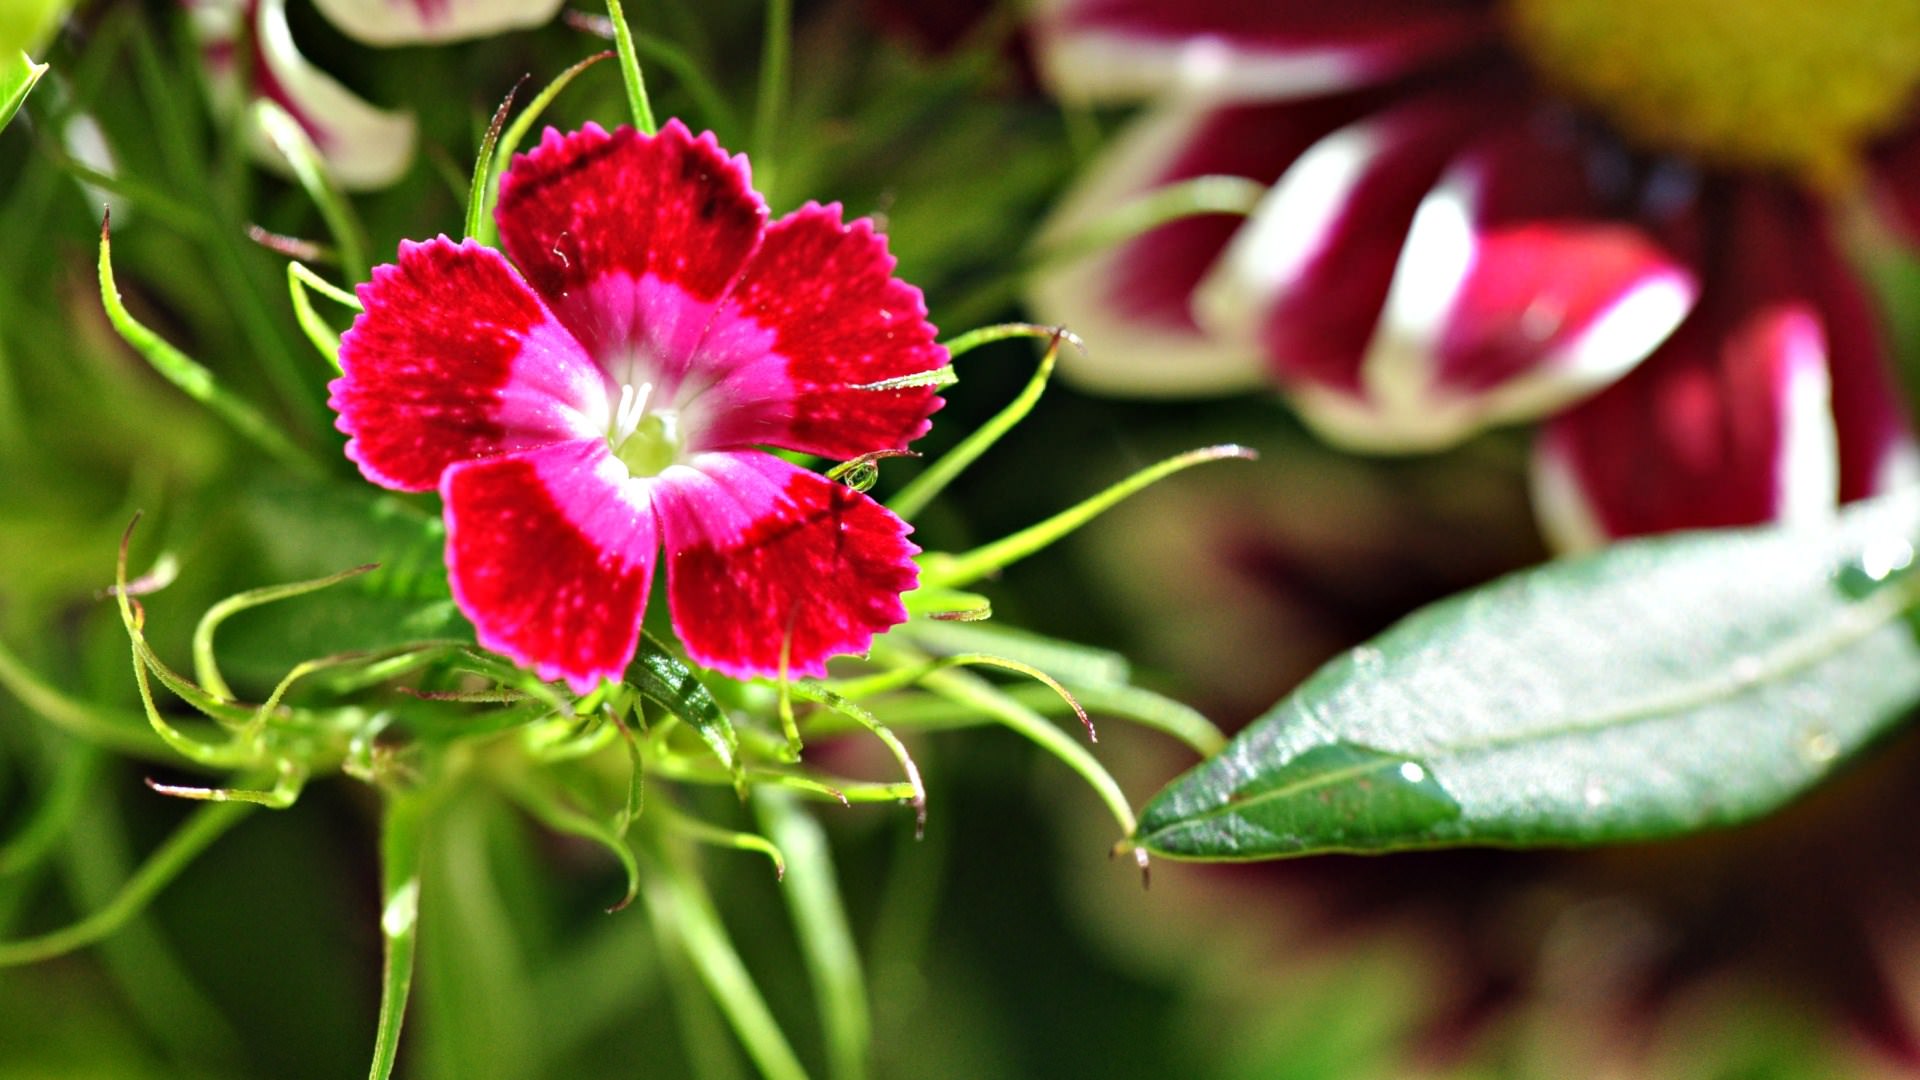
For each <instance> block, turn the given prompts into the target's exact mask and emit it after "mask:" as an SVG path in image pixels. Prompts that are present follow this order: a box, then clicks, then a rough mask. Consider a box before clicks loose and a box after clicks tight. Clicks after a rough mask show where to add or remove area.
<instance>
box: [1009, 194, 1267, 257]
mask: <svg viewBox="0 0 1920 1080" xmlns="http://www.w3.org/2000/svg"><path fill="white" fill-rule="evenodd" d="M1266 194H1267V185H1266V184H1262V183H1260V182H1259V181H1257V180H1249V179H1248V178H1246V177H1244V176H1218V175H1216V176H1196V177H1193V178H1191V179H1188V180H1181V181H1178V182H1176V183H1172V184H1168V185H1166V186H1165V187H1158V188H1155V189H1153V190H1152V191H1150V192H1148V193H1147V194H1145V195H1142V196H1141V197H1139V198H1137V199H1135V200H1133V201H1132V202H1129V203H1127V204H1125V205H1123V206H1120V207H1118V208H1116V209H1115V210H1114V211H1113V212H1112V213H1110V214H1108V215H1106V216H1105V217H1102V218H1101V219H1099V220H1098V221H1095V222H1093V223H1092V224H1090V225H1088V226H1087V227H1086V228H1084V229H1082V230H1080V231H1078V232H1075V233H1072V234H1069V235H1067V236H1065V237H1062V238H1059V239H1057V240H1054V241H1053V242H1051V243H1045V242H1043V244H1044V246H1042V247H1041V249H1040V251H1039V253H1038V254H1039V259H1038V262H1039V265H1041V266H1046V265H1049V264H1052V263H1055V262H1065V261H1069V260H1072V259H1077V258H1081V257H1083V256H1086V255H1090V254H1092V253H1093V252H1096V251H1103V250H1105V249H1107V248H1110V247H1113V246H1114V245H1116V244H1121V243H1124V242H1126V241H1128V240H1131V239H1133V238H1134V237H1136V236H1140V235H1142V234H1144V233H1148V232H1151V231H1153V230H1154V229H1157V228H1159V227H1160V226H1162V225H1167V224H1171V223H1172V222H1175V221H1180V220H1182V219H1185V218H1190V217H1199V216H1202V215H1209V214H1233V215H1237V216H1241V217H1244V216H1246V215H1248V214H1251V213H1253V210H1254V208H1255V207H1257V206H1259V205H1260V200H1261V199H1263V198H1265V197H1266Z"/></svg>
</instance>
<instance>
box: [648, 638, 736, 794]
mask: <svg viewBox="0 0 1920 1080" xmlns="http://www.w3.org/2000/svg"><path fill="white" fill-rule="evenodd" d="M627 681H628V682H630V683H632V684H633V687H634V689H636V690H638V691H640V696H641V697H643V698H645V699H647V700H648V701H650V702H652V703H654V704H655V705H658V706H659V707H661V708H663V709H665V710H667V711H668V712H670V713H672V714H673V715H675V716H677V717H679V718H680V719H681V720H682V721H683V722H684V723H686V724H687V725H688V726H690V727H692V728H693V730H694V731H695V732H696V733H697V734H698V735H699V736H700V740H701V741H702V742H704V743H706V744H707V746H708V748H709V749H711V750H712V751H713V754H714V756H715V757H717V758H719V759H720V762H721V764H723V765H725V766H726V767H727V768H728V770H730V771H731V772H732V773H733V776H734V779H735V782H736V783H740V782H743V774H742V772H741V763H740V736H739V734H738V733H737V732H735V731H734V730H733V721H731V720H729V719H727V714H726V711H725V710H723V709H721V708H720V703H719V702H717V701H715V700H714V699H713V694H712V693H711V692H709V691H708V690H707V688H706V686H705V685H703V684H702V683H701V682H700V678H699V676H697V675H695V674H694V673H693V669H692V668H690V667H688V666H687V665H686V664H684V663H682V662H681V661H680V660H679V658H677V657H675V656H674V655H673V654H672V653H670V652H668V651H667V650H666V649H665V648H664V647H663V646H662V645H661V644H660V642H659V641H657V640H655V639H654V637H653V635H651V634H647V635H644V636H642V637H641V639H640V652H639V655H637V656H635V657H634V658H633V663H632V664H629V665H628V666H627Z"/></svg>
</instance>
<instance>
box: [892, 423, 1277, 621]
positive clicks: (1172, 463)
mask: <svg viewBox="0 0 1920 1080" xmlns="http://www.w3.org/2000/svg"><path fill="white" fill-rule="evenodd" d="M1256 456H1258V455H1256V454H1255V453H1254V452H1253V451H1252V450H1249V449H1247V448H1246V447H1244V446H1233V445H1225V446H1207V447H1202V448H1200V449H1198V450H1189V451H1187V452H1186V453H1184V454H1177V455H1175V456H1173V457H1170V458H1168V459H1166V460H1165V461H1162V462H1159V463H1158V464H1154V465H1149V466H1148V467H1146V468H1144V469H1141V470H1140V471H1139V472H1136V473H1134V474H1133V475H1132V476H1129V477H1127V478H1126V479H1125V480H1122V481H1120V482H1119V483H1117V484H1114V485H1113V486H1112V487H1109V488H1107V489H1106V490H1105V491H1102V492H1100V493H1099V494H1097V495H1095V496H1093V497H1092V498H1090V499H1087V500H1085V501H1084V502H1081V503H1079V504H1077V505H1075V506H1071V507H1068V508H1067V509H1065V510H1062V511H1061V512H1060V513H1058V514H1055V515H1054V516H1052V517H1050V518H1048V519H1046V520H1045V521H1042V522H1039V523H1038V524H1035V525H1029V526H1028V527H1026V528H1024V529H1022V530H1020V531H1019V532H1017V533H1014V534H1012V535H1011V536H1005V537H1002V538H1000V539H999V540H995V541H993V542H992V543H988V544H983V545H981V546H980V547H977V548H975V549H973V550H972V551H969V552H965V553H963V554H960V555H945V554H938V553H936V554H934V555H930V556H928V557H927V558H926V560H925V562H924V563H923V564H922V572H921V575H920V581H921V583H922V584H923V585H925V586H929V587H932V588H949V589H951V588H962V587H964V586H967V585H970V584H972V583H973V582H976V581H978V580H980V579H981V578H983V577H985V576H986V575H988V574H991V573H993V572H994V571H996V570H999V569H1002V568H1003V567H1006V566H1009V565H1011V564H1013V563H1016V562H1019V561H1020V560H1021V559H1024V558H1026V557H1027V556H1029V555H1032V554H1033V553H1034V552H1037V551H1040V550H1042V549H1044V548H1046V547H1047V546H1048V545H1050V544H1052V543H1053V542H1054V541H1056V540H1059V539H1060V538H1061V537H1063V536H1066V535H1067V534H1069V533H1071V532H1073V531H1074V530H1075V529H1078V528H1079V527H1081V526H1082V525H1085V524H1086V523H1087V522H1089V521H1092V520H1093V519H1094V518H1096V517H1098V516H1100V515H1101V514H1103V513H1105V512H1106V511H1107V510H1109V509H1111V508H1112V507H1113V506H1114V505H1115V504H1116V503H1119V502H1121V501H1123V500H1125V499H1126V498H1128V497H1129V496H1132V495H1134V494H1137V493H1138V492H1140V491H1141V490H1143V489H1145V488H1147V487H1150V486H1152V485H1154V484H1156V483H1158V482H1160V481H1161V480H1164V479H1166V478H1167V477H1169V476H1172V475H1173V474H1174V473H1177V472H1180V471H1182V470H1184V469H1190V468H1193V467H1194V466H1195V465H1204V464H1206V463H1207V462H1209V461H1224V460H1227V459H1229V458H1237V459H1240V460H1242V461H1251V460H1253V459H1254V458H1255V457H1256Z"/></svg>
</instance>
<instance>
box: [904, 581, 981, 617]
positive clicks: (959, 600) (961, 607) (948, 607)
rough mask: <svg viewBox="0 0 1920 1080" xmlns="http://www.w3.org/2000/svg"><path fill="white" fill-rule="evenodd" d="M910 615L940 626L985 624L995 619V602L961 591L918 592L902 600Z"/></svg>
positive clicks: (920, 590) (905, 595)
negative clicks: (984, 621)
mask: <svg viewBox="0 0 1920 1080" xmlns="http://www.w3.org/2000/svg"><path fill="white" fill-rule="evenodd" d="M900 599H901V601H902V602H904V603H905V604H906V605H907V615H908V616H909V617H911V618H915V619H933V620H935V621H938V622H981V621H983V620H986V619H990V618H992V617H993V601H991V600H989V599H987V598H986V597H984V596H981V595H980V594H979V593H970V592H962V591H961V590H959V589H927V588H918V589H915V590H913V591H912V592H910V593H906V594H904V595H903V596H901V597H900Z"/></svg>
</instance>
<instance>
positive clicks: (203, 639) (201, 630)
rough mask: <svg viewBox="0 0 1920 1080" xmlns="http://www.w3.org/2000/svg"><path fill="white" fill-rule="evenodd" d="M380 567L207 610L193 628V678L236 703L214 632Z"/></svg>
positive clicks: (256, 593) (238, 596)
mask: <svg viewBox="0 0 1920 1080" xmlns="http://www.w3.org/2000/svg"><path fill="white" fill-rule="evenodd" d="M379 565H380V564H379V563H367V564H366V565H364V566H356V567H354V568H353V569H351V570H342V571H340V572H339V573H337V574H328V575H327V576H326V577H320V578H313V579H311V580H308V581H293V582H288V583H287V584H284V585H268V586H265V587H264V588H259V589H248V590H246V591H245V592H240V593H235V594H233V595H232V596H229V597H227V598H226V599H225V600H222V601H220V602H219V603H217V604H215V605H213V606H212V607H210V608H208V609H207V612H206V614H204V615H202V616H200V622H199V625H197V626H195V627H194V628H193V675H194V678H196V679H198V680H199V681H200V685H201V686H202V687H204V688H205V689H206V691H207V692H208V693H210V694H212V695H213V696H214V697H217V698H221V699H223V700H226V701H232V700H233V699H234V698H233V688H232V687H230V686H228V685H227V680H226V679H225V678H224V677H222V676H221V674H220V665H219V663H218V661H216V660H215V658H214V654H213V634H214V631H216V630H218V629H220V624H221V623H224V622H226V621H227V620H228V619H229V618H231V617H233V616H234V615H237V614H239V613H240V612H242V611H245V610H247V609H248V608H255V607H259V606H260V605H262V604H271V603H273V602H274V601H276V600H289V599H292V598H293V597H296V596H305V595H306V594H307V593H311V592H319V591H320V590H321V589H324V588H327V587H328V586H330V585H338V584H340V583H341V582H343V581H345V580H347V579H348V578H353V577H359V576H360V575H361V574H364V573H366V572H367V571H369V570H375V569H378V568H379Z"/></svg>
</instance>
